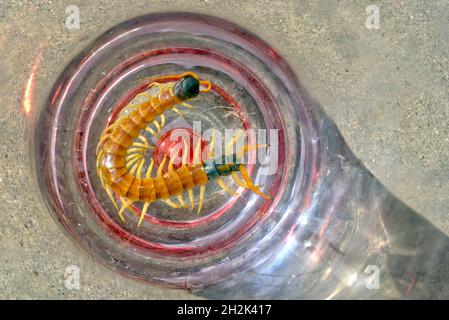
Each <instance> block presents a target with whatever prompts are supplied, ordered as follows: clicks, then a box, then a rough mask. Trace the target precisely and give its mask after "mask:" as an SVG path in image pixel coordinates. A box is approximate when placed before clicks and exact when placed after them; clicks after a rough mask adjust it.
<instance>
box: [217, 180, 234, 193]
mask: <svg viewBox="0 0 449 320" xmlns="http://www.w3.org/2000/svg"><path fill="white" fill-rule="evenodd" d="M215 181H217V184H218V185H219V186H220V188H222V189H223V190H224V191H226V192H227V193H229V194H230V195H231V196H235V195H237V193H236V192H235V191H233V190H232V189H231V188H230V187H229V186H228V185H227V184H226V182H224V181H223V179H221V178H216V179H215Z"/></svg>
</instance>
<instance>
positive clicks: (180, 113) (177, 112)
mask: <svg viewBox="0 0 449 320" xmlns="http://www.w3.org/2000/svg"><path fill="white" fill-rule="evenodd" d="M171 109H172V111H173V112H174V113H176V114H177V115H178V116H180V117H182V116H183V115H184V114H183V113H182V112H181V111H180V110H179V109H178V108H176V107H173V108H171Z"/></svg>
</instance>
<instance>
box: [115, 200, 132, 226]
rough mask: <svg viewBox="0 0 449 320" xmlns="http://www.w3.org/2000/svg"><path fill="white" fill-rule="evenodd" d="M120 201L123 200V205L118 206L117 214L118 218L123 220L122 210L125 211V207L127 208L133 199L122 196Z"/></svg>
mask: <svg viewBox="0 0 449 320" xmlns="http://www.w3.org/2000/svg"><path fill="white" fill-rule="evenodd" d="M122 202H123V205H122V207H121V208H120V210H119V212H118V215H119V217H120V219H122V221H125V218H124V217H123V211H125V210H126V208H128V207H129V206H130V205H131V204H132V203H133V202H134V201H132V200H127V199H124V198H122Z"/></svg>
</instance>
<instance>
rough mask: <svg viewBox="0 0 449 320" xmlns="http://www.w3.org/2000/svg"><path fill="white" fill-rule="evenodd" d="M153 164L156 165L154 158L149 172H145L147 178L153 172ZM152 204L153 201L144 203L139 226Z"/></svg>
mask: <svg viewBox="0 0 449 320" xmlns="http://www.w3.org/2000/svg"><path fill="white" fill-rule="evenodd" d="M153 165H154V160H153V159H151V161H150V165H149V166H148V169H147V172H146V174H145V178H150V177H151V172H152V171H153ZM142 167H143V166H142ZM140 173H141V170H140V172H138V174H139V178H140ZM150 204H151V202H145V203H144V204H143V208H142V212H141V213H140V218H139V222H138V223H137V226H140V224H141V223H142V221H143V218H144V217H145V214H146V213H147V211H148V208H149V207H150Z"/></svg>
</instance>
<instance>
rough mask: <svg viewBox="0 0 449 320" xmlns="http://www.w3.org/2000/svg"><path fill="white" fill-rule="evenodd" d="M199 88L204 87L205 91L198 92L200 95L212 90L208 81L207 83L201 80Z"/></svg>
mask: <svg viewBox="0 0 449 320" xmlns="http://www.w3.org/2000/svg"><path fill="white" fill-rule="evenodd" d="M200 86H205V87H206V88H205V89H201V90H200V92H201V93H207V92H209V91H210V90H211V89H212V83H210V81H207V80H201V81H200Z"/></svg>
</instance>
